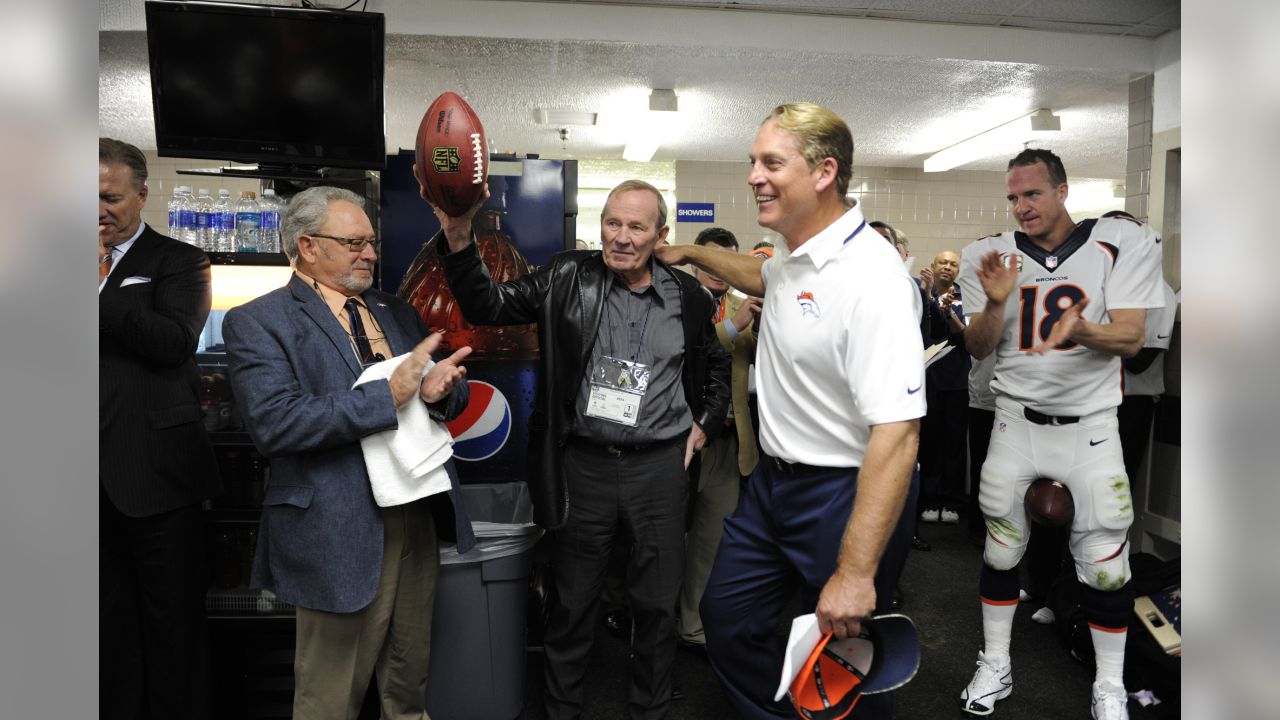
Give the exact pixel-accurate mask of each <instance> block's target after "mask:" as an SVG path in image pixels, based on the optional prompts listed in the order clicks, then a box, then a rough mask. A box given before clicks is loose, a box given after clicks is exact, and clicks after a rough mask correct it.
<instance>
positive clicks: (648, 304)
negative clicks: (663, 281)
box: [605, 277, 658, 362]
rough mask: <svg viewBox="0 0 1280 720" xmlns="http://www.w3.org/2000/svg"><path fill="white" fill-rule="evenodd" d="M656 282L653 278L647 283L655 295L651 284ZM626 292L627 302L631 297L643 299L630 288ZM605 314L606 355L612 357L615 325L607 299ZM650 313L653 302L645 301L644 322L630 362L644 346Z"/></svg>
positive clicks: (640, 294)
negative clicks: (607, 327)
mask: <svg viewBox="0 0 1280 720" xmlns="http://www.w3.org/2000/svg"><path fill="white" fill-rule="evenodd" d="M656 280H657V278H656V277H654V278H652V281H651V282H650V283H649V287H650V288H652V289H653V291H654V292H655V293H657V292H658V288H657V286H656V285H654V284H653V281H656ZM614 282H617V280H614ZM626 292H627V294H626V296H624V297H626V299H627V302H630V301H631V297H632V296H636V297H640V298H643V297H644V294H643V293H634V292H632V291H631V288H627V290H626ZM605 312H606V314H608V316H609V332H608V333H606V334H607V335H608V337H609V353H608V354H609V357H614V355H613V349H614V345H615V343H614V342H613V328H614V326H615V323H614V322H613V304H612V303H610V302H608V300H607V299H606V301H605ZM651 312H653V302H651V301H646V302H645V308H644V320H643V322H641V324H640V339H639V340H637V341H636V349H635V350H633V351H632V352H631V362H635V361H636V355H638V354H639V353H640V346H641V345H643V344H644V334H645V331H646V330H647V329H648V328H649V313H651Z"/></svg>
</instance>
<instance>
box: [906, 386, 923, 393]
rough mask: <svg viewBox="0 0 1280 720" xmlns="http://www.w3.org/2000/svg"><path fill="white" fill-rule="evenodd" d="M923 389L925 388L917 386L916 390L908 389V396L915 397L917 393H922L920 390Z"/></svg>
mask: <svg viewBox="0 0 1280 720" xmlns="http://www.w3.org/2000/svg"><path fill="white" fill-rule="evenodd" d="M922 387H924V386H923V385H917V386H915V387H914V388H907V394H908V395H915V394H916V393H918V392H920V388H922Z"/></svg>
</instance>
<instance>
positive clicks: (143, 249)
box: [102, 226, 156, 292]
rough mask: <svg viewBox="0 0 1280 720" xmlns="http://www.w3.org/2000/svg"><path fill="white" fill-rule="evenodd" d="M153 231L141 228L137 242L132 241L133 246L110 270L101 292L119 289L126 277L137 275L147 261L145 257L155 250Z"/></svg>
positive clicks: (148, 228)
mask: <svg viewBox="0 0 1280 720" xmlns="http://www.w3.org/2000/svg"><path fill="white" fill-rule="evenodd" d="M154 235H156V233H155V231H154V230H152V229H151V228H150V227H145V226H144V227H143V229H142V234H141V235H139V236H138V239H137V240H134V241H133V245H131V246H130V247H129V252H127V253H125V254H124V257H122V258H120V260H119V261H118V262H117V263H116V265H115V267H113V268H111V275H109V276H108V277H107V284H106V285H103V286H102V292H107V291H108V290H114V289H116V288H118V287H120V283H122V282H124V279H125V278H127V277H132V276H133V275H136V274H137V270H138V268H141V267H142V266H143V264H144V263H145V262H146V260H147V256H148V255H150V254H151V253H152V251H154V250H155V244H156V238H155V237H153V236H154Z"/></svg>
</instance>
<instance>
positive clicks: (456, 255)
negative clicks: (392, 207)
mask: <svg viewBox="0 0 1280 720" xmlns="http://www.w3.org/2000/svg"><path fill="white" fill-rule="evenodd" d="M423 197H426V194H425V192H424V193H423ZM478 207H479V205H477V208H478ZM474 212H475V208H473V209H472V213H474ZM436 216H437V217H438V218H439V219H440V225H441V227H442V228H443V230H442V232H441V233H440V234H439V235H437V237H436V238H434V239H433V240H431V242H433V243H435V245H436V250H437V252H438V253H439V254H440V256H441V261H442V264H443V267H444V272H445V277H446V279H447V280H448V283H449V287H450V288H451V289H452V290H453V293H454V295H455V296H456V298H457V300H458V305H459V306H460V307H461V308H462V313H463V316H464V317H466V319H467V320H468V321H470V322H471V323H474V324H476V325H517V324H523V323H529V322H537V323H538V341H539V351H540V361H541V368H540V371H541V372H540V376H539V383H538V391H537V396H536V398H535V400H534V411H533V414H532V415H531V416H530V421H529V426H530V427H529V430H530V441H529V444H530V467H531V468H532V469H531V473H530V480H529V483H530V486H531V487H532V489H533V492H534V503H535V508H534V513H535V519H536V520H537V522H538V523H539V524H541V525H543V526H545V527H548V528H550V529H553V530H554V531H555V532H554V534H553V535H552V540H553V551H552V552H553V559H552V573H553V577H554V582H555V588H556V592H557V596H558V604H557V607H556V608H555V610H554V611H553V613H552V616H551V620H550V623H549V626H548V628H547V631H546V637H545V646H546V657H547V660H546V683H547V686H546V687H547V690H546V710H547V717H548V718H549V719H550V720H563V719H566V718H577V717H580V716H581V714H582V702H583V692H584V683H583V678H584V675H585V674H586V669H587V663H588V661H589V659H590V655H591V646H592V639H593V633H594V628H595V618H596V613H597V611H598V609H599V605H600V590H601V584H602V582H603V579H604V576H605V571H606V569H607V566H608V563H609V558H610V556H611V554H612V549H613V547H614V545H615V543H618V542H621V539H620V538H621V537H623V536H627V537H629V538H630V539H631V548H630V550H631V552H630V560H629V567H628V571H627V584H628V587H627V594H628V598H629V601H630V605H631V609H632V613H633V615H634V617H635V633H634V636H633V643H634V646H635V653H634V656H633V657H634V660H633V663H632V674H631V695H630V710H631V717H632V718H636V719H639V718H646V719H651V720H656V719H659V718H662V717H665V716H666V713H667V709H668V706H669V705H670V702H671V694H672V686H671V678H672V673H671V667H672V662H673V660H674V658H675V651H676V635H675V607H676V599H677V596H678V594H679V590H680V581H681V576H682V575H683V572H684V528H685V514H686V512H687V506H688V497H689V492H690V488H689V479H688V473H687V470H688V467H689V462H690V461H691V460H692V458H693V454H694V453H695V452H698V451H700V450H701V449H702V447H703V445H704V444H705V443H706V442H707V441H708V440H709V439H714V438H715V437H716V436H717V435H718V434H719V433H720V431H721V430H722V429H723V427H724V417H725V412H726V411H727V409H728V405H729V356H728V355H727V354H726V353H725V351H724V349H723V348H722V347H721V346H720V342H719V341H718V340H717V339H716V335H715V331H714V330H713V329H712V325H711V315H712V311H713V307H712V301H711V296H710V294H709V293H707V291H706V290H704V289H703V288H702V286H701V285H700V284H699V283H698V281H697V280H695V279H694V278H693V276H691V275H689V274H688V273H684V272H680V271H677V270H673V269H672V268H669V267H667V266H666V265H663V264H661V263H658V262H657V261H656V260H654V258H653V249H654V247H655V246H656V245H657V244H658V243H660V242H661V241H663V240H665V238H666V236H667V230H668V228H667V224H666V217H667V208H666V203H665V201H664V200H663V199H662V195H661V194H660V193H659V192H658V191H657V189H655V188H654V187H653V186H652V185H650V184H648V183H645V182H641V181H639V180H629V181H626V182H624V183H622V184H620V185H619V186H618V187H616V188H614V189H613V191H612V192H610V193H609V197H608V199H607V200H606V201H605V209H604V212H603V213H602V214H601V218H600V238H601V242H602V245H603V248H604V250H603V252H600V251H587V250H570V251H566V252H562V253H558V254H557V255H555V256H554V257H553V258H552V259H551V261H550V262H549V263H548V264H546V265H544V266H543V267H541V268H538V269H537V270H535V271H534V272H532V273H530V274H528V275H525V276H522V277H519V278H516V279H515V280H511V281H509V282H505V283H501V284H496V283H494V282H493V280H492V279H490V277H489V275H488V273H487V272H486V271H485V268H484V265H483V264H482V263H481V261H480V257H479V255H478V253H477V252H476V247H475V243H474V242H473V237H472V233H471V221H470V217H468V216H464V217H461V218H450V217H448V216H446V215H444V213H442V212H440V211H439V210H437V211H436Z"/></svg>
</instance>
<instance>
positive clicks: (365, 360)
mask: <svg viewBox="0 0 1280 720" xmlns="http://www.w3.org/2000/svg"><path fill="white" fill-rule="evenodd" d="M343 307H344V308H346V310H347V320H349V321H350V322H351V339H352V340H354V341H355V343H356V352H358V353H359V354H360V362H361V363H362V364H364V365H368V364H370V363H373V362H376V361H377V360H378V358H376V357H374V355H373V346H372V345H370V344H369V335H368V333H366V332H365V330H364V321H363V320H361V319H360V304H359V303H357V302H356V299H355V298H347V302H346V303H344V304H343Z"/></svg>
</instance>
